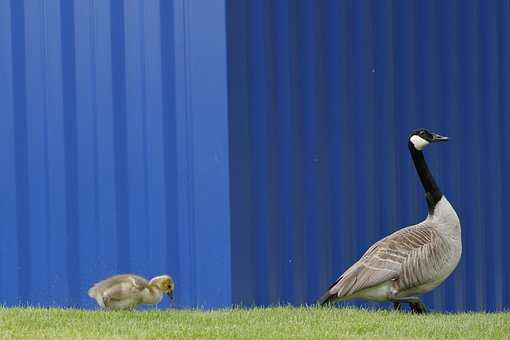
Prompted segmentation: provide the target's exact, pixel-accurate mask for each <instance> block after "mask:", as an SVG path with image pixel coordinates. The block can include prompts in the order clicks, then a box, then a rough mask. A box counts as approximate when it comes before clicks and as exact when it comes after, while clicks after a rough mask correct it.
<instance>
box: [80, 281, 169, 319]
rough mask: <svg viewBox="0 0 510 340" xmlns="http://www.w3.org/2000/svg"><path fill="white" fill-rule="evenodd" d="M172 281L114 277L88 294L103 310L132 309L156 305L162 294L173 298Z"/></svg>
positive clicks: (100, 283) (93, 288) (95, 286)
mask: <svg viewBox="0 0 510 340" xmlns="http://www.w3.org/2000/svg"><path fill="white" fill-rule="evenodd" d="M174 289H175V284H174V280H173V279H172V278H171V277H170V276H168V275H161V276H157V277H155V278H153V279H151V280H150V281H147V280H146V279H144V278H143V277H140V276H138V275H133V274H123V275H115V276H112V277H109V278H107V279H105V280H103V281H100V282H98V283H96V284H95V285H94V286H93V287H92V288H90V289H89V291H88V294H89V296H90V297H91V298H93V299H95V300H96V301H97V304H98V305H99V306H101V307H102V308H104V309H111V310H115V309H133V308H135V307H136V306H138V305H139V304H157V303H160V302H161V299H162V298H163V293H167V294H168V296H169V297H170V299H172V298H173V291H174Z"/></svg>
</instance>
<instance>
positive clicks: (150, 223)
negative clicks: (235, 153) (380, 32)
mask: <svg viewBox="0 0 510 340" xmlns="http://www.w3.org/2000/svg"><path fill="white" fill-rule="evenodd" d="M224 6H225V5H224V3H223V1H215V2H203V3H201V4H199V3H190V2H188V1H184V0H176V1H159V0H126V1H116V0H112V1H102V0H74V1H68V0H38V1H28V2H25V1H17V0H12V1H1V4H0V58H1V59H0V64H1V65H0V76H1V78H2V82H0V100H1V102H2V112H1V113H0V120H1V123H2V124H0V125H1V136H0V142H1V143H0V144H1V146H0V158H1V161H2V167H1V169H0V181H1V187H0V197H1V199H0V212H1V213H0V216H1V217H0V304H6V305H19V304H30V305H42V306H79V307H87V308H90V307H93V306H94V304H93V301H92V300H91V299H89V297H88V296H87V295H86V292H87V289H88V288H89V287H90V285H92V284H93V283H94V282H96V281H97V280H100V279H102V278H105V277H106V276H108V275H112V274H116V273H120V272H135V273H138V274H141V275H144V276H146V277H151V276H155V275H159V274H162V273H168V274H171V275H172V276H174V278H175V280H176V282H177V290H176V294H175V300H174V305H175V306H177V307H191V306H201V307H206V308H212V307H220V306H228V305H230V304H231V295H230V290H231V288H230V286H231V277H230V248H229V247H223V246H222V245H225V244H227V245H228V244H230V218H229V168H228V159H229V155H228V120H227V119H228V116H227V114H228V111H227V96H226V94H227V78H226V77H227V72H226V66H227V65H226V47H225V44H226V36H225V7H224ZM212 179H214V180H212ZM160 306H161V307H163V308H165V307H168V306H169V304H168V302H165V303H163V304H161V305H160Z"/></svg>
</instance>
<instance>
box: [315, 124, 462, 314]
mask: <svg viewBox="0 0 510 340" xmlns="http://www.w3.org/2000/svg"><path fill="white" fill-rule="evenodd" d="M447 140H448V137H443V136H440V135H438V134H436V133H433V132H430V131H428V130H426V129H419V130H414V131H412V132H411V134H410V136H409V143H408V144H409V151H410V152H411V157H412V158H413V162H414V165H415V167H416V171H417V172H418V176H419V177H420V180H421V183H422V185H423V188H424V189H425V196H426V199H427V204H428V216H427V218H426V219H425V220H424V221H423V222H421V223H419V224H416V225H413V226H409V227H407V228H403V229H400V230H398V231H396V232H394V233H393V234H391V235H389V236H387V237H385V238H383V239H382V240H380V241H378V242H376V243H375V244H374V245H372V246H371V247H370V248H368V250H367V251H366V253H365V254H364V255H363V256H362V257H361V259H359V260H358V262H356V263H355V264H354V265H352V266H351V267H350V268H349V269H347V270H346V271H345V272H344V273H343V274H342V275H340V277H339V278H338V279H337V280H336V281H335V283H333V284H332V285H331V286H330V288H329V289H328V290H327V292H326V293H325V294H324V295H323V296H322V297H321V298H320V299H319V301H318V302H319V304H321V305H324V304H326V303H328V302H333V301H341V300H349V299H354V298H361V299H365V300H371V301H379V302H382V301H391V302H393V304H394V308H395V309H397V310H400V303H409V306H410V307H411V309H412V311H413V312H415V313H427V312H428V311H427V308H426V306H425V305H424V304H423V302H422V301H421V300H420V299H419V298H418V295H420V294H423V293H427V292H429V291H431V290H432V289H434V288H435V287H437V286H439V285H440V284H441V283H442V282H443V281H444V280H445V279H446V278H447V277H448V276H449V275H450V274H451V273H452V272H453V270H454V269H455V267H456V266H457V264H458V263H459V260H460V256H461V252H462V243H461V230H460V229H461V228H460V221H459V217H458V216H457V213H456V212H455V210H454V209H453V207H452V206H451V204H450V202H448V200H447V199H446V197H445V196H444V195H443V193H442V192H441V191H440V190H439V187H438V186H437V184H436V182H435V181H434V178H433V177H432V174H431V173H430V171H429V169H428V167H427V163H426V162H425V158H424V156H423V152H422V151H423V149H425V147H427V146H428V145H429V144H431V143H435V142H442V141H447Z"/></svg>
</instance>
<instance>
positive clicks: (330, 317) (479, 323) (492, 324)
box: [0, 307, 510, 340]
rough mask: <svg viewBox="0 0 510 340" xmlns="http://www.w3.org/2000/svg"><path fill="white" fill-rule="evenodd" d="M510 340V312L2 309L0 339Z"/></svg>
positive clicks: (282, 309) (0, 314)
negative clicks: (286, 339)
mask: <svg viewBox="0 0 510 340" xmlns="http://www.w3.org/2000/svg"><path fill="white" fill-rule="evenodd" d="M291 337H293V338H294V337H295V338H302V339H311V338H316V339H324V338H330V339H333V338H335V339H338V338H346V339H349V338H351V339H359V338H366V339H377V338H380V339H382V338H391V339H408V338H422V339H432V338H441V339H443V338H458V339H468V338H471V339H480V340H481V339H491V338H492V339H510V313H495V314H485V313H477V314H475V313H471V314H439V313H433V314H429V315H412V314H409V313H399V312H393V311H366V310H359V309H352V308H348V309H340V308H316V307H309V308H291V307H279V308H256V309H228V310H219V311H199V310H149V311H134V312H102V311H85V310H77V309H37V308H1V307H0V339H5V338H30V339H44V338H46V339H59V338H60V339H126V338H132V339H140V338H149V339H150V338H152V339H165V338H173V339H184V338H213V339H214V338H216V339H227V338H234V339H236V338H237V339H241V338H244V339H267V338H291Z"/></svg>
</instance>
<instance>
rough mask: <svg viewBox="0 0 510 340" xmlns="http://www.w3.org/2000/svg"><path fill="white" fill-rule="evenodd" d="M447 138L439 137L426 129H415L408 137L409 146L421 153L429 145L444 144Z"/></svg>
mask: <svg viewBox="0 0 510 340" xmlns="http://www.w3.org/2000/svg"><path fill="white" fill-rule="evenodd" d="M447 140H448V137H445V136H441V135H439V134H437V133H434V132H432V131H429V130H427V129H416V130H414V131H412V132H411V134H410V135H409V145H410V146H412V147H413V148H415V149H416V150H419V151H422V150H423V149H425V148H426V147H427V145H429V144H430V143H437V142H446V141H447Z"/></svg>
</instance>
